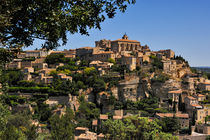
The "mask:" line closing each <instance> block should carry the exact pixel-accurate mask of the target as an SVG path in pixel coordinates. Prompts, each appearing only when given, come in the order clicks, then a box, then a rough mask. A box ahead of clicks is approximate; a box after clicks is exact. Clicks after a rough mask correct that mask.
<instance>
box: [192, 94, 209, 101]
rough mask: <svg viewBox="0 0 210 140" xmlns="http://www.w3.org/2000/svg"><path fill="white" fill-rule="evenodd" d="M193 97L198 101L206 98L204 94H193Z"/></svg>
mask: <svg viewBox="0 0 210 140" xmlns="http://www.w3.org/2000/svg"><path fill="white" fill-rule="evenodd" d="M193 97H195V98H196V99H197V100H198V101H203V100H205V99H206V96H205V95H203V94H196V95H193Z"/></svg>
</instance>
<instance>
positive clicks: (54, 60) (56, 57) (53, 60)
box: [45, 54, 65, 64]
mask: <svg viewBox="0 0 210 140" xmlns="http://www.w3.org/2000/svg"><path fill="white" fill-rule="evenodd" d="M64 58H65V57H64V54H50V55H48V56H47V57H46V59H45V62H46V63H47V64H58V63H62V62H63V59H64Z"/></svg>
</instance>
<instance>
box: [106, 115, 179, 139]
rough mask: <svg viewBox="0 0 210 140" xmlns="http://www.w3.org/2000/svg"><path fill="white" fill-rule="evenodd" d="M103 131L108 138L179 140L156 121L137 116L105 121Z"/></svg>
mask: <svg viewBox="0 0 210 140" xmlns="http://www.w3.org/2000/svg"><path fill="white" fill-rule="evenodd" d="M102 132H103V134H105V136H106V138H107V139H113V140H118V139H120V140H131V139H138V140H163V139H164V140H178V138H177V137H174V136H172V135H171V134H168V133H164V132H162V131H161V127H160V126H159V125H158V123H157V122H156V121H149V120H148V118H141V117H136V116H133V117H130V118H126V119H124V120H107V121H105V122H103V128H102Z"/></svg>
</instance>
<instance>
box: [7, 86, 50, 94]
mask: <svg viewBox="0 0 210 140" xmlns="http://www.w3.org/2000/svg"><path fill="white" fill-rule="evenodd" d="M9 92H21V93H50V92H51V89H50V87H9Z"/></svg>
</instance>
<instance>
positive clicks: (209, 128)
mask: <svg viewBox="0 0 210 140" xmlns="http://www.w3.org/2000/svg"><path fill="white" fill-rule="evenodd" d="M196 129H197V132H198V133H203V134H207V135H210V125H207V124H198V125H196Z"/></svg>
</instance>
